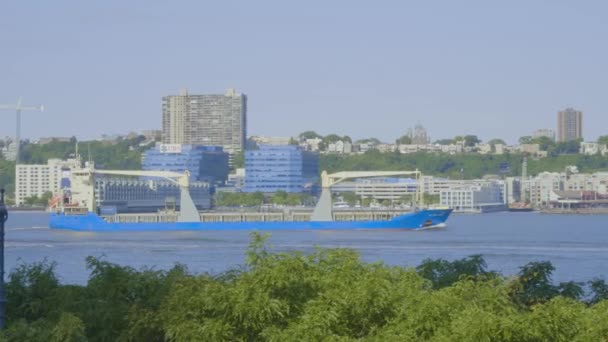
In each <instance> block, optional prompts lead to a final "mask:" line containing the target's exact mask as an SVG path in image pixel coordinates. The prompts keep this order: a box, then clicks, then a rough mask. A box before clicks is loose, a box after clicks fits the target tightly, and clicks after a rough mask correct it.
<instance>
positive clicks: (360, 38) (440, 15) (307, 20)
mask: <svg viewBox="0 0 608 342" xmlns="http://www.w3.org/2000/svg"><path fill="white" fill-rule="evenodd" d="M344 4H346V3H344ZM347 4H348V6H342V5H343V4H340V3H331V4H325V3H320V2H316V3H314V2H313V3H308V4H306V5H295V4H291V5H287V4H280V3H279V4H274V5H273V4H272V3H269V2H262V3H259V4H249V3H241V4H237V3H215V4H202V3H196V2H192V3H188V4H187V5H188V7H189V8H190V10H189V11H182V10H181V9H180V8H181V7H180V6H169V5H163V4H158V3H157V4H152V3H145V2H142V3H140V4H139V5H133V4H123V3H121V2H116V1H114V2H112V1H109V2H104V3H103V4H102V3H99V4H87V5H84V4H71V5H68V3H67V2H58V3H40V4H36V5H34V4H31V3H10V4H4V5H3V11H1V13H0V22H1V24H0V25H2V26H1V27H2V28H3V31H5V32H11V35H10V37H9V36H6V35H5V36H0V42H2V43H3V46H4V47H5V48H6V49H5V50H6V51H5V53H3V54H2V55H0V74H2V79H3V81H4V82H2V83H0V102H1V103H5V102H6V103H12V102H15V99H16V98H17V97H18V96H23V98H24V101H25V102H27V103H35V104H39V103H40V104H44V105H45V107H46V110H45V112H44V113H27V114H25V115H24V117H23V136H24V137H41V136H49V135H55V136H71V135H76V136H77V137H79V138H82V139H87V138H93V137H96V136H98V135H99V134H101V133H114V132H115V133H120V132H125V131H129V130H142V129H147V128H158V127H160V124H161V123H160V118H159V113H160V109H159V107H160V104H159V103H160V99H161V97H162V96H164V95H166V94H169V93H173V92H174V91H175V89H179V88H183V87H187V88H189V89H190V91H191V92H192V93H203V94H207V93H218V92H222V91H223V90H224V89H226V88H231V87H233V88H236V89H239V90H241V91H243V92H244V93H246V94H247V95H248V96H249V104H248V112H249V113H248V114H249V118H250V120H249V132H250V134H251V135H268V136H280V135H295V134H298V133H299V132H301V131H305V130H309V129H314V130H317V131H318V132H319V133H322V134H327V133H337V134H342V135H344V134H348V135H351V136H353V137H355V138H365V137H370V136H374V137H378V138H380V139H382V140H392V139H394V137H398V136H401V135H403V134H404V133H405V132H406V130H407V128H408V127H411V126H412V125H413V124H414V123H416V122H420V123H422V124H423V125H425V127H426V128H427V129H428V131H429V132H430V135H431V136H432V137H433V138H434V139H435V138H450V137H453V136H454V135H457V134H458V135H461V134H474V135H478V136H479V137H481V138H482V139H483V140H489V139H491V138H502V139H505V140H507V141H509V142H515V141H517V139H518V137H520V136H523V135H529V134H530V133H531V132H533V131H534V130H536V129H539V128H551V129H554V130H557V127H552V126H553V125H552V126H551V127H547V125H546V122H547V121H554V119H553V118H554V116H555V112H556V111H558V110H560V109H562V108H567V107H574V108H579V109H580V110H582V111H584V113H585V124H586V127H585V140H594V139H595V138H597V137H598V136H600V135H603V134H606V132H604V131H603V130H604V127H607V126H608V116H607V115H605V113H606V111H608V99H606V97H605V96H604V95H603V93H602V91H603V84H604V80H605V79H606V76H607V72H608V68H606V66H607V64H606V63H608V62H607V61H608V58H607V57H608V49H607V48H606V47H605V46H603V44H601V41H603V37H605V36H606V33H608V24H606V23H605V22H604V21H603V18H602V16H601V15H600V14H601V13H605V10H606V9H607V7H608V4H605V3H603V2H587V3H585V4H571V3H568V2H551V3H550V4H544V3H543V4H529V3H528V2H523V1H516V2H509V3H508V4H487V3H484V2H480V1H466V2H459V3H458V4H456V3H448V2H445V3H443V4H437V3H435V4H430V3H423V4H402V3H388V4H385V5H383V6H364V5H361V4H352V3H350V2H349V3H347ZM321 8H322V9H323V11H320V9H321ZM523 9H525V10H523ZM24 15H27V17H28V18H29V19H30V20H29V21H27V23H26V24H24V23H23V22H22V21H21V19H20V18H22V17H23V16H24ZM167 18H170V19H167ZM336 18H339V19H340V21H341V23H342V24H341V25H340V26H336V25H334V23H335V20H336ZM227 22H229V23H231V24H230V25H226V23H227ZM515 22H516V23H517V25H513V23H515ZM564 22H568V23H570V24H569V25H563V23H564ZM361 23H364V24H361ZM202 32H205V33H211V34H203V35H201V33H202ZM200 39H203V40H204V41H205V44H192V42H193V41H197V40H200ZM0 115H1V116H2V120H3V123H5V124H3V125H0V136H7V135H9V136H12V135H14V120H15V119H14V113H11V112H10V111H6V112H2V113H0Z"/></svg>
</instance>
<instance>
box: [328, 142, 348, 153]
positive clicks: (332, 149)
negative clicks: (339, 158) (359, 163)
mask: <svg viewBox="0 0 608 342" xmlns="http://www.w3.org/2000/svg"><path fill="white" fill-rule="evenodd" d="M327 152H329V153H338V154H350V153H352V152H353V145H352V144H351V143H350V142H349V141H342V140H338V141H336V142H335V143H331V144H328V145H327Z"/></svg>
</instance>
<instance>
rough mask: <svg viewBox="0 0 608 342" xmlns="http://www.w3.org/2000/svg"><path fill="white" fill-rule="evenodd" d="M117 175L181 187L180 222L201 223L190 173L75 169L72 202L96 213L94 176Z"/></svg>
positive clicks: (72, 174)
mask: <svg viewBox="0 0 608 342" xmlns="http://www.w3.org/2000/svg"><path fill="white" fill-rule="evenodd" d="M96 174H98V175H117V176H137V177H157V178H163V179H166V180H168V181H170V182H173V183H174V184H177V185H179V189H180V211H179V216H178V221H179V222H200V220H201V219H200V216H199V214H198V210H197V209H196V205H195V204H194V201H193V200H192V197H191V196H190V173H189V172H188V171H186V172H184V173H179V172H171V171H139V170H96V169H95V168H93V167H85V168H82V169H75V170H73V171H72V173H71V177H70V178H71V180H72V200H73V201H74V202H76V203H79V204H84V205H85V206H87V208H88V210H89V211H91V212H95V211H96V208H95V202H96V201H95V180H94V175H96Z"/></svg>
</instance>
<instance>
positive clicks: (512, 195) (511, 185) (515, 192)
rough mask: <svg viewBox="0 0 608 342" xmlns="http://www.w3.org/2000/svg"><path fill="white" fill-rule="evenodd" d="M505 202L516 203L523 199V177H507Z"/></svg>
mask: <svg viewBox="0 0 608 342" xmlns="http://www.w3.org/2000/svg"><path fill="white" fill-rule="evenodd" d="M504 200H505V203H506V204H510V203H516V202H520V201H521V179H519V178H516V177H507V178H506V179H505V198H504Z"/></svg>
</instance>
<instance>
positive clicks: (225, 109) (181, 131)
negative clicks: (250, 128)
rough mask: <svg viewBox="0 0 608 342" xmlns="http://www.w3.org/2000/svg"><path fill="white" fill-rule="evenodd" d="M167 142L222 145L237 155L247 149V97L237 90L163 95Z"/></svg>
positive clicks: (165, 141) (163, 136) (165, 139)
mask: <svg viewBox="0 0 608 342" xmlns="http://www.w3.org/2000/svg"><path fill="white" fill-rule="evenodd" d="M162 106H163V132H162V141H163V143H165V144H188V145H207V146H221V147H223V148H224V151H226V152H228V153H230V154H234V153H236V152H240V151H243V150H244V149H245V141H246V139H247V96H246V95H245V94H239V93H237V92H236V91H235V90H234V89H228V90H227V91H226V93H225V94H213V95H190V94H188V92H187V91H186V90H182V91H181V92H180V94H179V95H170V96H165V97H163V105H162Z"/></svg>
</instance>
